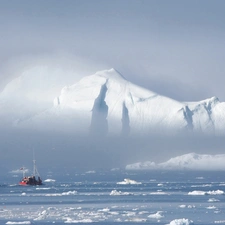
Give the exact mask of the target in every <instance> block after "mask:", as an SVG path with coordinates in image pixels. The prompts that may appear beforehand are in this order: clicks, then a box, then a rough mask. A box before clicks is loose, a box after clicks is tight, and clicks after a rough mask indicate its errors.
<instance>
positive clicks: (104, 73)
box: [94, 68, 126, 81]
mask: <svg viewBox="0 0 225 225" xmlns="http://www.w3.org/2000/svg"><path fill="white" fill-rule="evenodd" d="M94 75H98V76H101V77H105V78H107V79H114V80H115V79H116V80H120V81H121V80H126V79H125V78H124V77H123V75H122V74H121V73H120V72H119V71H117V70H116V69H114V68H111V69H109V70H101V71H98V72H96V73H95V74H94Z"/></svg>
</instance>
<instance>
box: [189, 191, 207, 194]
mask: <svg viewBox="0 0 225 225" xmlns="http://www.w3.org/2000/svg"><path fill="white" fill-rule="evenodd" d="M205 194H206V192H205V191H190V192H188V195H205Z"/></svg>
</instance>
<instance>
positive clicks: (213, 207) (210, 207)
mask: <svg viewBox="0 0 225 225" xmlns="http://www.w3.org/2000/svg"><path fill="white" fill-rule="evenodd" d="M206 209H216V207H215V206H214V205H213V206H208V207H206Z"/></svg>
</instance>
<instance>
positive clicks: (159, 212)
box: [148, 211, 164, 219]
mask: <svg viewBox="0 0 225 225" xmlns="http://www.w3.org/2000/svg"><path fill="white" fill-rule="evenodd" d="M161 213H162V211H158V212H157V213H155V214H151V215H149V216H148V217H149V218H153V219H160V218H162V217H164V216H163V215H161Z"/></svg>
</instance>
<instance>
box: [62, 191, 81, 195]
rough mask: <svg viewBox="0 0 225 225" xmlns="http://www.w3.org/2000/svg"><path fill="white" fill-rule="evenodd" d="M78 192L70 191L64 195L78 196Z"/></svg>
mask: <svg viewBox="0 0 225 225" xmlns="http://www.w3.org/2000/svg"><path fill="white" fill-rule="evenodd" d="M76 194H77V191H68V192H63V193H62V195H76Z"/></svg>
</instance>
